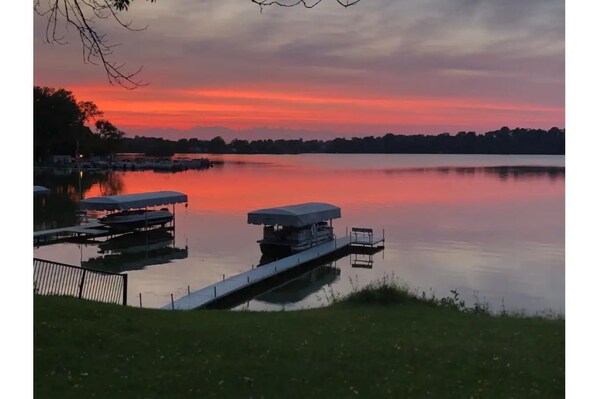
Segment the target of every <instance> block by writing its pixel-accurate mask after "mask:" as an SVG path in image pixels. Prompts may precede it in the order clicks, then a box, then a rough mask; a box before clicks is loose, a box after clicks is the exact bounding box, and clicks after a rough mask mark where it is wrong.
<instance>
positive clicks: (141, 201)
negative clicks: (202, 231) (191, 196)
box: [81, 191, 187, 211]
mask: <svg viewBox="0 0 598 399" xmlns="http://www.w3.org/2000/svg"><path fill="white" fill-rule="evenodd" d="M181 202H187V194H183V193H179V192H178V191H155V192H151V193H138V194H123V195H108V196H105V197H92V198H86V199H84V200H82V201H81V209H88V210H93V211H116V210H126V209H137V208H146V207H148V206H160V205H170V204H178V203H181Z"/></svg>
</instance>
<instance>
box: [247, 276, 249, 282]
mask: <svg viewBox="0 0 598 399" xmlns="http://www.w3.org/2000/svg"><path fill="white" fill-rule="evenodd" d="M247 284H249V276H247Z"/></svg>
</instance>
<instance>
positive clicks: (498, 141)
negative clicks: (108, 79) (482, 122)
mask: <svg viewBox="0 0 598 399" xmlns="http://www.w3.org/2000/svg"><path fill="white" fill-rule="evenodd" d="M33 94H34V97H33V101H34V102H33V118H34V119H33V131H34V133H33V134H34V142H33V146H34V148H33V152H34V159H35V161H36V162H44V161H46V160H48V159H49V158H50V157H51V156H52V155H71V156H76V155H83V156H85V157H87V156H90V155H100V156H110V155H112V154H115V153H117V152H134V153H142V154H146V155H155V156H169V155H172V154H174V153H212V154H227V153H236V154H301V153H343V154H357V153H369V154H561V155H562V154H564V153H565V130H564V129H559V128H556V127H553V128H551V129H550V130H542V129H525V128H516V129H510V128H508V127H503V128H501V129H499V130H494V131H490V132H486V133H484V134H477V133H476V132H459V133H457V134H455V135H451V134H449V133H442V134H438V135H423V134H414V135H404V134H401V135H396V134H392V133H388V134H385V135H384V136H378V137H374V136H367V137H353V138H350V139H347V138H335V139H332V140H303V139H279V140H272V139H268V140H252V141H248V140H244V139H234V140H232V141H230V142H228V143H227V142H226V141H225V140H224V139H223V138H222V137H220V136H218V137H215V138H213V139H211V140H201V139H198V138H192V139H180V140H168V139H164V138H156V137H140V136H135V137H134V138H127V137H124V132H123V131H121V130H119V129H118V128H117V127H116V126H114V125H113V124H112V123H110V122H109V121H107V120H105V119H103V112H102V111H100V110H99V109H98V107H97V106H96V105H95V104H94V103H93V102H91V101H77V100H76V98H75V96H74V95H73V93H72V92H70V91H67V90H65V89H53V88H49V87H39V86H35V87H34V89H33Z"/></svg>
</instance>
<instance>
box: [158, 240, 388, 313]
mask: <svg viewBox="0 0 598 399" xmlns="http://www.w3.org/2000/svg"><path fill="white" fill-rule="evenodd" d="M367 230H369V231H368V233H371V230H370V229H367ZM354 231H355V230H352V234H351V235H347V236H346V237H341V238H336V239H334V240H332V241H328V242H326V243H324V244H320V245H318V246H315V247H312V248H309V249H306V250H305V251H302V252H299V253H297V254H294V255H291V256H288V257H286V258H282V259H279V260H277V261H274V262H271V263H267V264H265V265H262V266H259V267H256V268H253V269H250V270H247V271H246V272H243V273H241V274H238V275H236V276H233V277H229V278H227V279H223V280H222V281H219V282H217V283H215V284H212V285H209V286H207V287H205V288H202V289H200V290H197V291H193V292H191V293H190V294H188V295H185V296H184V297H182V298H180V299H177V300H176V301H172V302H170V303H168V304H167V305H164V306H163V307H162V309H165V310H194V309H202V308H204V307H206V306H208V305H210V304H212V303H214V302H216V301H220V300H222V299H223V298H225V297H228V296H229V295H232V294H234V293H236V292H238V291H241V290H243V289H246V288H250V287H251V286H253V285H255V284H257V283H260V282H263V281H264V280H267V279H270V278H272V277H275V276H277V275H279V274H281V273H284V272H286V271H288V270H291V269H293V268H296V267H298V266H301V265H304V264H306V263H308V262H312V261H314V260H317V259H319V258H322V257H325V256H327V255H331V254H333V253H336V252H339V251H341V250H344V249H347V248H348V247H351V246H368V247H374V246H376V245H378V244H380V243H384V236H382V237H374V236H373V234H368V235H367V237H361V236H360V235H359V234H358V235H357V236H356V235H355V234H354Z"/></svg>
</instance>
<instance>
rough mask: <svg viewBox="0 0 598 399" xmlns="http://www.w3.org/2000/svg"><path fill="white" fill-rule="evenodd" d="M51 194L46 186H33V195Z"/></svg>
mask: <svg viewBox="0 0 598 399" xmlns="http://www.w3.org/2000/svg"><path fill="white" fill-rule="evenodd" d="M41 194H50V189H49V188H48V187H44V186H33V195H41Z"/></svg>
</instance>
